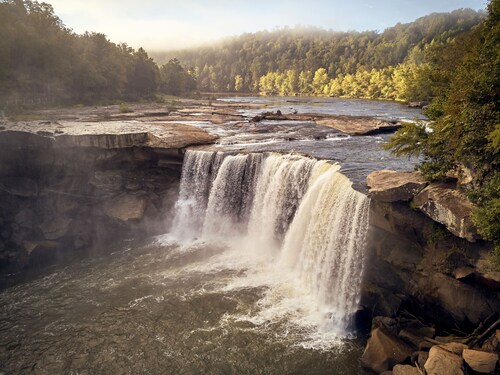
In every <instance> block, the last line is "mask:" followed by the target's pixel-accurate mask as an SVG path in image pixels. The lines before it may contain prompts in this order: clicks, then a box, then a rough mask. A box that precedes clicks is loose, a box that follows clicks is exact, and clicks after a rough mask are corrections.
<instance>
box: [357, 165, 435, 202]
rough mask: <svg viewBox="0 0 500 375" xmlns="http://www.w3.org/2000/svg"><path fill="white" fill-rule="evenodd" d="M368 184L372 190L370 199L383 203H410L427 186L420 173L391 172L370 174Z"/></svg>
mask: <svg viewBox="0 0 500 375" xmlns="http://www.w3.org/2000/svg"><path fill="white" fill-rule="evenodd" d="M366 184H367V185H368V187H369V189H370V193H369V196H370V198H373V199H376V200H379V201H382V202H397V201H409V200H410V199H412V198H413V197H414V196H415V195H416V194H418V193H419V192H420V191H422V189H424V188H425V187H426V186H427V182H426V181H425V180H424V179H423V178H422V176H421V175H420V173H418V172H396V171H389V170H382V171H376V172H373V173H370V174H369V175H368V177H367V178H366Z"/></svg>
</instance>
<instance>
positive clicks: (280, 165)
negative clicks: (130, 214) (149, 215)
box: [172, 151, 369, 333]
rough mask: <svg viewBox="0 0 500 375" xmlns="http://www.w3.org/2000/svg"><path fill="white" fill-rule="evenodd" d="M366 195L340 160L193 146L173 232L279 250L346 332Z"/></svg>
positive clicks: (282, 268)
mask: <svg viewBox="0 0 500 375" xmlns="http://www.w3.org/2000/svg"><path fill="white" fill-rule="evenodd" d="M368 206H369V201H368V198H367V197H366V196H365V195H363V194H361V193H359V192H357V191H355V190H353V189H352V187H351V182H350V181H349V180H348V179H347V177H345V176H344V175H342V174H341V173H340V172H339V167H338V166H337V165H332V164H330V163H328V162H326V161H318V160H315V159H311V158H307V157H302V156H297V155H281V154H238V155H226V154H224V153H220V152H219V153H213V152H206V151H188V152H187V153H186V157H185V162H184V165H183V170H182V180H181V188H180V195H179V199H178V202H177V204H176V215H175V219H174V226H173V229H172V233H173V235H174V236H176V237H177V238H179V239H181V240H193V239H196V238H198V237H201V238H203V239H227V238H239V239H244V240H245V241H244V242H245V243H246V244H247V245H246V246H245V251H252V249H253V251H257V250H260V251H263V250H264V251H269V252H270V253H275V252H276V253H277V256H276V259H275V260H276V269H277V271H279V272H287V273H289V274H292V275H295V277H297V278H299V279H300V280H301V282H302V284H303V285H304V286H305V288H306V289H307V290H308V291H309V293H310V294H312V295H314V296H315V298H316V300H317V301H318V303H320V304H321V305H322V306H323V307H324V308H325V309H326V311H328V318H329V319H330V320H331V322H332V324H333V328H334V329H335V330H337V331H339V332H342V333H344V332H345V330H346V329H347V327H348V325H349V320H350V318H351V316H352V314H353V313H354V312H355V311H356V308H357V305H358V299H359V285H360V282H361V274H362V269H363V250H364V242H365V236H366V232H367V229H368Z"/></svg>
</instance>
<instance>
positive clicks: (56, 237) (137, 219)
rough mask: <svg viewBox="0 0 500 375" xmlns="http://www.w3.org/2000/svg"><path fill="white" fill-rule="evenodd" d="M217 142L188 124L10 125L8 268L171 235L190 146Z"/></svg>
mask: <svg viewBox="0 0 500 375" xmlns="http://www.w3.org/2000/svg"><path fill="white" fill-rule="evenodd" d="M214 139H215V137H214V136H212V135H210V134H208V133H206V132H204V131H203V130H200V129H198V128H195V127H191V126H188V125H183V124H161V123H160V124H158V123H155V124H147V123H139V122H123V121H121V122H120V121H116V122H112V121H107V122H60V123H57V122H50V121H47V122H43V123H38V122H36V123H16V124H12V123H9V124H7V125H6V127H5V130H4V131H0V212H2V215H1V218H0V269H4V270H6V271H7V272H10V270H12V269H18V268H20V267H25V266H28V265H30V264H38V263H40V262H41V263H44V262H46V261H49V260H50V259H59V258H60V257H70V256H71V254H72V253H73V252H77V251H81V250H85V249H90V248H92V247H96V246H100V245H105V244H108V243H111V242H114V241H116V239H117V238H118V239H119V238H128V237H134V238H140V237H143V236H147V235H150V234H154V233H159V232H163V231H165V228H166V226H167V225H168V222H169V220H171V217H170V216H171V215H170V213H169V212H170V211H171V208H172V206H173V203H174V202H175V198H176V192H177V186H178V182H179V179H180V171H181V168H182V160H183V148H184V147H186V146H189V145H195V144H205V143H209V142H212V141H213V140H214Z"/></svg>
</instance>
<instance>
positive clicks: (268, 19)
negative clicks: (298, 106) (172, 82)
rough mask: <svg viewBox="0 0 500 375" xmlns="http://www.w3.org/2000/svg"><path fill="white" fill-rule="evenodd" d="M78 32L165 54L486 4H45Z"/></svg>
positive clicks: (463, 0)
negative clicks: (296, 29)
mask: <svg viewBox="0 0 500 375" xmlns="http://www.w3.org/2000/svg"><path fill="white" fill-rule="evenodd" d="M45 2H48V3H50V4H52V6H53V7H54V12H55V14H56V15H57V16H59V18H61V19H62V21H63V23H64V24H65V25H66V26H67V27H69V28H71V29H73V30H74V31H75V32H77V33H83V32H85V31H95V32H100V33H104V34H106V35H107V36H108V38H109V39H110V40H111V41H112V42H115V43H122V42H124V43H127V44H128V45H129V46H131V47H134V48H139V47H144V48H145V49H146V50H147V51H167V50H175V49H181V48H187V47H192V46H197V45H200V44H204V43H207V42H208V43H209V42H214V41H217V40H220V39H222V38H224V37H228V36H235V35H239V34H243V33H245V32H255V31H260V30H274V29H276V28H279V27H285V26H290V27H293V26H297V25H302V26H318V27H322V28H325V29H331V30H334V31H352V30H356V31H366V30H378V31H382V30H384V29H385V28H387V27H390V26H394V25H395V24H396V23H398V22H401V23H406V22H411V21H413V20H415V19H417V18H419V17H421V16H424V15H427V14H429V13H433V12H448V11H451V10H454V9H459V8H472V9H476V10H479V9H485V8H486V3H487V0H301V1H299V0H247V1H242V0H210V1H209V0H163V1H162V0H45Z"/></svg>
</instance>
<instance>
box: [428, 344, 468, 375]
mask: <svg viewBox="0 0 500 375" xmlns="http://www.w3.org/2000/svg"><path fill="white" fill-rule="evenodd" d="M424 369H425V371H426V374H427V375H464V367H463V360H462V357H460V356H459V355H457V354H454V353H452V352H449V351H447V350H445V349H443V348H441V347H439V346H433V347H432V348H431V350H430V351H429V358H428V359H427V361H426V362H425V365H424Z"/></svg>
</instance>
